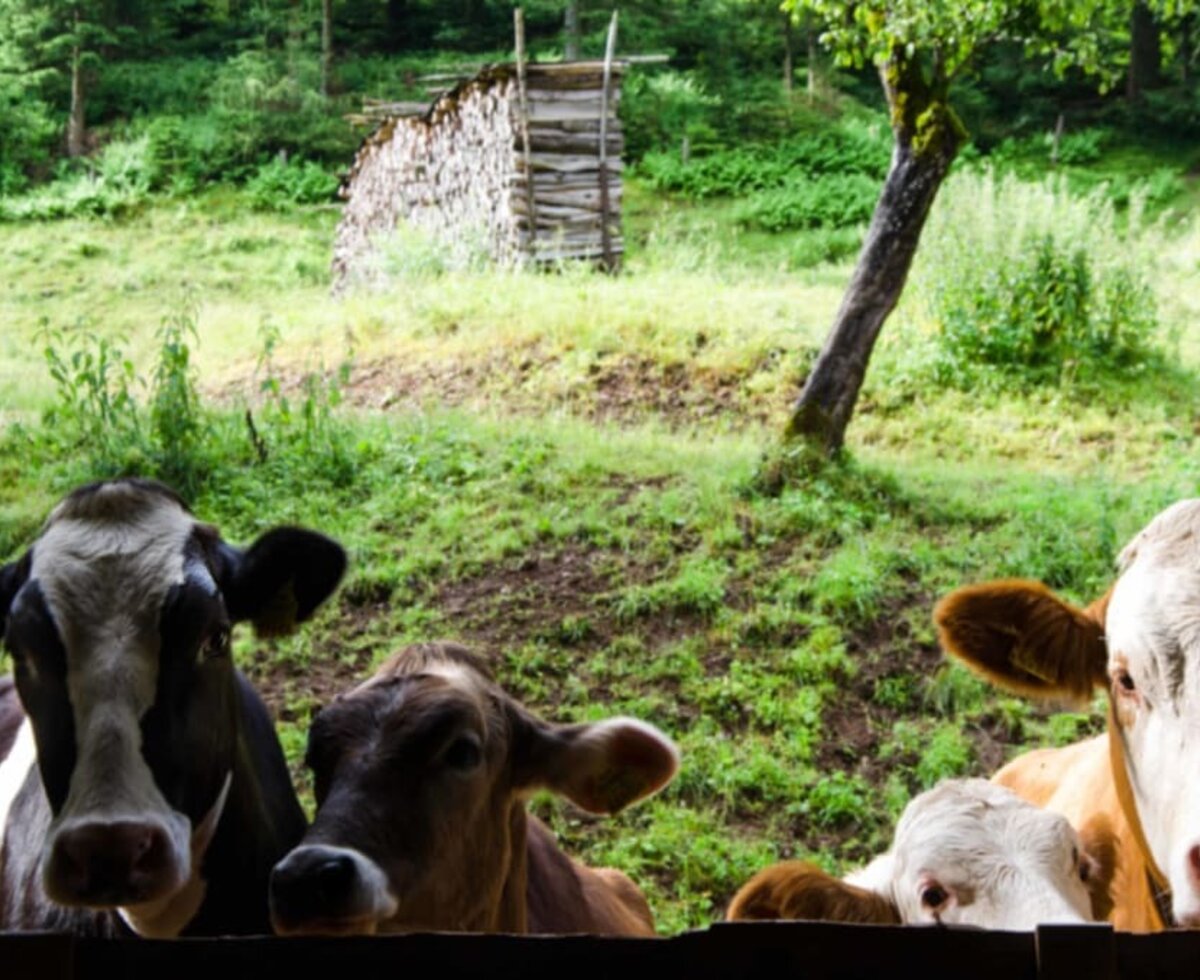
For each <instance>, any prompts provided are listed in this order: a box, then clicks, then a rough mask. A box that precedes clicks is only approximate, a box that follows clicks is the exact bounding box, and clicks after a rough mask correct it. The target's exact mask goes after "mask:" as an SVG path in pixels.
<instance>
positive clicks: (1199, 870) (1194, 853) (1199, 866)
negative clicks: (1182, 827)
mask: <svg viewBox="0 0 1200 980" xmlns="http://www.w3.org/2000/svg"><path fill="white" fill-rule="evenodd" d="M1187 861H1188V874H1190V875H1191V876H1192V881H1195V882H1200V844H1196V845H1194V846H1193V847H1192V849H1191V850H1190V851H1188V854H1187Z"/></svg>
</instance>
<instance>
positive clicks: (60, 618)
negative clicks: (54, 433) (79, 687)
mask: <svg viewBox="0 0 1200 980" xmlns="http://www.w3.org/2000/svg"><path fill="white" fill-rule="evenodd" d="M109 486H111V487H112V489H111V490H110V489H109ZM195 529H196V522H195V519H194V518H193V517H192V516H191V514H189V513H188V512H187V511H186V510H185V509H184V508H183V506H182V505H181V504H180V503H179V502H178V501H177V500H176V499H175V498H173V497H171V496H169V495H167V494H164V493H161V492H157V491H154V490H147V489H145V488H141V487H138V486H136V485H122V484H117V485H106V486H105V487H102V488H100V489H97V490H95V491H93V492H91V493H90V494H87V495H85V496H82V497H69V498H67V500H65V501H64V502H63V503H62V504H61V505H60V506H59V507H58V508H56V509H55V511H54V512H53V513H52V514H51V516H50V519H49V520H48V521H47V522H46V526H45V529H44V530H43V532H42V535H41V537H39V538H38V540H37V542H36V543H35V544H34V547H33V555H32V563H31V566H30V576H31V578H32V579H34V580H35V581H37V582H38V583H39V585H40V587H41V590H42V594H43V595H44V597H45V599H46V602H47V605H48V606H49V608H50V610H51V612H52V613H53V614H54V616H55V619H56V620H57V622H58V624H59V627H60V628H64V627H72V628H74V627H78V628H83V629H86V628H87V627H88V625H89V624H91V623H95V622H96V621H97V620H98V619H104V618H108V617H110V616H111V615H113V614H114V613H115V614H120V613H124V614H126V615H133V616H136V615H137V614H138V612H141V611H145V612H147V613H150V612H151V611H154V612H156V611H157V609H158V607H159V605H160V604H161V602H162V599H163V597H164V596H165V594H166V593H167V591H168V590H169V589H170V588H171V587H172V586H174V585H178V584H180V583H181V582H182V581H183V578H184V571H185V560H186V556H187V545H188V542H189V540H190V539H191V536H192V535H193V533H194V532H195Z"/></svg>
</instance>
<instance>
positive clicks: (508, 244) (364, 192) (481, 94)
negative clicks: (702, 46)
mask: <svg viewBox="0 0 1200 980" xmlns="http://www.w3.org/2000/svg"><path fill="white" fill-rule="evenodd" d="M625 67H626V63H625V62H624V61H613V60H606V61H574V62H562V63H548V64H529V65H523V64H521V63H520V62H518V63H516V64H500V65H492V66H489V67H486V68H484V69H483V70H482V71H480V72H479V73H478V74H476V75H475V76H474V77H472V78H470V79H468V80H466V81H463V82H460V83H458V84H456V85H455V86H454V87H452V88H451V89H449V90H448V91H446V92H444V93H443V94H442V95H440V96H439V97H438V98H436V99H435V100H434V101H433V103H432V104H431V105H430V106H429V107H428V108H427V109H426V110H425V111H423V112H421V113H420V114H416V115H403V114H401V109H402V108H403V107H402V106H396V107H395V111H394V112H392V113H388V114H386V115H385V116H384V118H383V119H382V121H381V122H380V124H379V125H378V127H377V128H376V129H375V131H374V132H373V133H372V134H371V135H370V136H368V137H367V139H366V140H364V142H363V144H362V146H361V147H360V148H359V150H358V153H357V154H356V156H355V158H354V163H353V166H352V167H351V170H350V173H349V175H348V177H347V179H346V181H345V182H344V183H343V185H342V191H341V193H342V196H343V197H344V198H345V200H346V207H345V210H344V212H343V215H342V219H341V222H340V224H339V225H338V229H337V236H336V239H335V242H334V250H333V281H334V290H335V291H339V290H342V289H344V288H345V287H346V286H347V285H348V284H349V283H351V282H362V281H366V282H370V281H371V280H372V279H373V278H376V277H377V276H380V275H381V274H382V273H383V271H384V268H385V266H386V257H387V254H388V251H389V249H392V250H394V249H396V248H397V247H398V246H397V245H396V239H397V236H398V235H404V234H406V233H407V234H414V233H415V234H416V235H418V236H420V237H421V238H423V239H426V240H429V241H433V242H435V243H436V244H437V246H438V247H439V251H440V252H441V254H443V255H444V256H445V257H446V258H447V259H448V261H449V262H450V263H451V264H452V265H466V264H469V263H470V262H471V261H473V260H477V259H478V258H480V257H486V258H488V259H490V260H491V261H493V262H495V263H497V264H499V265H502V266H512V265H517V264H522V263H526V262H534V263H548V262H559V261H563V260H585V261H590V262H595V263H599V264H603V265H604V266H605V267H607V268H609V269H614V268H616V266H617V265H618V264H619V262H620V257H621V254H622V239H621V168H622V161H621V151H622V149H623V146H624V141H623V137H622V135H621V124H620V121H619V119H618V118H617V109H618V107H619V104H620V96H621V79H622V77H623V74H624V71H625ZM384 109H385V111H386V110H387V107H384ZM406 228H407V231H406Z"/></svg>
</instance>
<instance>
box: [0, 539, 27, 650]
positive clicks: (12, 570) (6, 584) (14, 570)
mask: <svg viewBox="0 0 1200 980" xmlns="http://www.w3.org/2000/svg"><path fill="white" fill-rule="evenodd" d="M31 554H32V552H28V551H27V552H25V554H24V555H23V556H22V557H21V558H18V559H17V560H16V561H13V562H9V563H8V564H7V565H0V640H3V639H4V630H5V629H6V628H7V626H8V610H9V609H10V608H11V607H12V603H13V599H15V598H16V597H17V593H18V592H20V591H21V586H23V585H24V584H25V583H26V582H28V581H29V566H30V563H31V557H30V556H31Z"/></svg>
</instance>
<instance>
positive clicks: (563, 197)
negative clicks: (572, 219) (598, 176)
mask: <svg viewBox="0 0 1200 980" xmlns="http://www.w3.org/2000/svg"><path fill="white" fill-rule="evenodd" d="M609 200H610V201H620V200H621V195H620V194H618V193H613V192H611V191H610V192H609ZM580 210H584V211H589V212H592V211H594V212H596V213H597V214H598V213H599V210H600V191H599V189H596V190H587V191H571V192H570V193H565V194H550V193H547V192H545V191H543V192H541V193H539V194H538V195H537V213H538V214H541V213H542V212H543V211H544V212H546V213H547V214H557V215H566V214H571V213H574V212H578V211H580ZM513 211H514V212H516V213H517V214H528V213H529V212H528V209H527V208H525V207H524V206H523V204H522V202H521V200H520V198H517V199H515V200H514V201H513Z"/></svg>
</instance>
